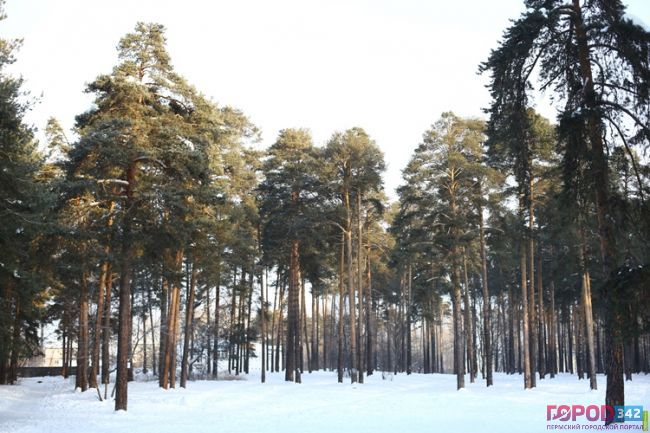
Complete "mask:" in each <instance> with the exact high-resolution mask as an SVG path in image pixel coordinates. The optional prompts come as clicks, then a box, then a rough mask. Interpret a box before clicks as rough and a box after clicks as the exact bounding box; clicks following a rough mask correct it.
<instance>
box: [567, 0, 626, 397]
mask: <svg viewBox="0 0 650 433" xmlns="http://www.w3.org/2000/svg"><path fill="white" fill-rule="evenodd" d="M573 9H574V11H573V12H574V14H573V15H572V19H573V24H574V26H575V31H576V39H577V47H578V59H579V63H580V76H581V78H582V82H583V83H585V84H584V87H585V88H584V95H585V101H584V103H585V106H586V108H587V113H588V118H587V127H588V129H587V133H588V136H589V142H590V143H591V153H592V155H591V156H592V158H591V160H592V162H593V167H592V176H593V177H592V185H593V187H594V190H595V192H596V216H597V221H598V235H599V240H600V252H601V258H602V266H603V275H604V277H605V278H606V279H609V278H610V277H611V276H612V275H613V273H614V271H615V269H616V239H615V237H614V221H613V219H612V215H613V214H612V212H611V204H610V201H609V198H610V197H609V196H610V193H609V183H610V181H609V167H608V164H607V157H606V155H605V145H604V143H603V137H602V128H601V124H600V119H599V117H598V115H599V114H598V113H599V112H600V110H599V107H598V104H597V102H596V92H595V90H594V82H593V75H592V71H591V59H590V57H589V56H590V53H589V42H588V40H587V31H586V29H585V28H584V25H583V22H582V10H581V6H580V1H579V0H573ZM619 292H620V289H613V288H606V289H605V290H604V293H603V295H604V296H603V303H604V305H605V309H606V317H607V325H606V338H607V340H608V341H607V343H608V344H607V347H608V351H609V353H608V356H607V358H608V363H607V364H608V365H607V369H606V370H607V371H606V373H607V390H606V392H605V404H606V405H610V406H612V407H613V406H624V405H625V382H624V380H623V336H622V330H623V327H624V323H625V320H624V317H623V315H622V312H621V311H620V308H616V307H615V306H616V305H617V303H620V299H622V298H623V294H622V293H619Z"/></svg>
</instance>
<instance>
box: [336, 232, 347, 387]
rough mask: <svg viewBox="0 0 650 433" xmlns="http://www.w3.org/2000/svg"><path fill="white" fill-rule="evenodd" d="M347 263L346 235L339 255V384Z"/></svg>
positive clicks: (337, 362)
mask: <svg viewBox="0 0 650 433" xmlns="http://www.w3.org/2000/svg"><path fill="white" fill-rule="evenodd" d="M344 262H345V234H343V235H342V236H341V253H340V255H339V317H338V319H339V321H338V333H337V336H336V337H337V338H336V343H337V348H338V351H337V357H336V371H337V374H338V381H339V383H343V339H344V338H345V336H344V335H343V325H344V323H343V314H344V311H345V310H344V304H345V294H344V293H343V278H344V277H343V265H344Z"/></svg>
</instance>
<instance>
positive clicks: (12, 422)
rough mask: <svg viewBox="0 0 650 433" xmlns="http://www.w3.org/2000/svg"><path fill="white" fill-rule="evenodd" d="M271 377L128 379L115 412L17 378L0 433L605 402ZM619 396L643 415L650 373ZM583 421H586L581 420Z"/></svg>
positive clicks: (428, 427) (266, 424) (539, 409)
mask: <svg viewBox="0 0 650 433" xmlns="http://www.w3.org/2000/svg"><path fill="white" fill-rule="evenodd" d="M269 376H270V377H269V380H268V382H267V383H266V384H261V383H259V377H258V376H256V375H251V376H249V377H247V379H246V380H241V381H217V382H215V381H197V382H190V383H188V388H187V389H175V390H169V391H163V390H161V389H159V388H158V385H157V382H155V381H151V382H136V383H131V384H130V386H129V410H128V412H118V413H116V412H114V411H113V402H112V401H105V402H99V401H98V399H97V395H96V393H95V391H94V390H90V391H88V392H86V393H78V392H75V391H73V386H74V378H72V379H68V380H64V379H62V378H59V377H48V378H33V379H22V380H20V383H19V384H18V385H16V386H1V387H0V432H1V433H47V432H52V433H55V432H56V433H77V432H78V433H81V432H83V433H88V432H92V433H103V432H110V433H120V432H129V433H141V432H142V433H144V432H151V433H168V432H169V433H172V432H173V433H177V432H178V433H180V432H187V433H202V432H219V433H236V432H247V433H257V432H264V433H266V432H275V431H278V432H279V431H282V432H283V433H293V432H296V433H298V432H300V433H303V432H333V433H343V432H355V433H362V432H372V433H380V432H391V433H395V432H398V433H400V432H404V433H406V432H427V431H428V432H433V431H436V432H445V431H454V432H509V431H526V432H542V431H548V430H547V424H552V423H553V421H551V422H547V421H546V405H547V404H558V405H559V404H569V405H571V404H583V405H588V404H597V405H601V404H603V402H604V394H605V393H604V389H605V386H604V385H605V378H604V377H601V376H599V377H598V381H599V384H600V385H601V389H599V390H598V391H593V392H592V391H589V383H588V381H585V380H583V381H578V379H577V378H576V377H575V376H569V375H560V376H558V377H557V378H555V379H553V380H549V379H546V380H542V381H539V385H538V387H537V388H536V389H534V390H528V391H524V390H523V385H522V381H523V380H522V377H521V376H518V375H516V376H507V375H504V374H496V375H495V378H494V383H495V385H494V387H491V388H489V389H488V388H486V387H485V384H484V382H483V381H481V380H478V381H477V383H475V384H468V386H467V388H466V389H464V390H461V391H456V389H455V385H456V379H455V376H452V375H438V374H436V375H422V374H413V375H411V376H406V375H397V376H394V377H393V378H392V380H390V379H389V380H382V377H381V373H379V374H375V375H373V376H371V377H370V378H369V379H367V381H366V384H363V385H354V386H352V385H350V384H349V383H347V382H346V383H345V384H338V383H336V376H335V373H329V372H327V373H325V372H319V373H312V374H305V375H304V376H303V383H302V384H292V383H285V382H284V381H283V380H282V378H283V375H281V374H278V373H275V374H271V375H269ZM625 394H626V400H627V403H628V404H630V405H632V404H635V405H643V406H644V407H645V408H646V409H647V408H648V407H649V406H650V375H648V376H644V375H639V376H637V375H635V376H634V380H633V382H627V383H626V393H625ZM556 424H557V422H556ZM560 424H567V423H560ZM581 424H589V422H588V421H586V420H585V419H584V418H583V420H582V423H581ZM591 424H594V425H595V424H600V423H591ZM639 426H640V425H639Z"/></svg>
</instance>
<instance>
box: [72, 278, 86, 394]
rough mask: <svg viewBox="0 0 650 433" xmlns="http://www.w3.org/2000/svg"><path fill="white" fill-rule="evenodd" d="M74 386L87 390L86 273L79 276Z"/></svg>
mask: <svg viewBox="0 0 650 433" xmlns="http://www.w3.org/2000/svg"><path fill="white" fill-rule="evenodd" d="M77 338H78V340H77V375H76V378H75V381H76V387H77V388H80V389H81V391H82V392H84V391H87V390H88V275H86V273H85V272H84V273H83V275H82V276H81V291H80V293H79V334H78V336H77Z"/></svg>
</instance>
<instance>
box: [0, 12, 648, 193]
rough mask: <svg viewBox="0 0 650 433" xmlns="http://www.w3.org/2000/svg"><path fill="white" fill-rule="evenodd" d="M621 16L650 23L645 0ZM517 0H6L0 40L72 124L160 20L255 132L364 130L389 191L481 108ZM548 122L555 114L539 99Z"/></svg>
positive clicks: (43, 98) (171, 40)
mask: <svg viewBox="0 0 650 433" xmlns="http://www.w3.org/2000/svg"><path fill="white" fill-rule="evenodd" d="M627 3H628V4H629V9H628V11H629V12H630V13H632V14H634V15H636V16H637V17H639V18H641V20H642V21H645V22H650V0H630V1H629V2H627ZM523 9H524V7H523V0H465V1H427V0H419V1H418V0H365V1H363V0H347V1H346V0H329V1H327V0H323V1H312V0H273V1H272V0H238V1H235V0H230V1H223V0H214V1H200V0H183V1H180V0H174V1H166V0H141V1H138V0H111V1H106V0H101V1H99V0H57V1H53V0H7V4H6V13H7V15H8V18H7V20H5V21H3V22H2V23H0V35H2V37H20V38H23V39H24V45H23V48H22V49H21V51H20V52H19V53H18V62H17V63H16V64H15V65H14V67H13V68H12V72H14V73H17V74H20V75H22V76H23V77H24V78H25V79H26V87H27V89H28V90H29V91H31V93H32V95H34V96H40V102H39V103H38V104H37V105H36V106H35V107H34V109H33V111H32V113H30V115H29V118H28V120H29V121H30V122H32V123H33V124H34V125H35V126H37V127H38V128H40V129H43V127H44V125H45V121H46V119H47V118H48V117H50V116H55V117H57V118H58V119H59V120H60V121H61V122H62V124H63V125H64V126H65V127H67V128H69V127H71V126H72V125H73V122H74V116H75V115H77V114H79V113H81V112H83V111H85V110H86V109H87V108H88V107H89V106H90V103H91V99H90V98H89V96H88V95H85V94H83V89H84V84H85V83H87V82H89V81H91V80H93V79H94V77H96V76H97V75H98V74H100V73H107V72H110V71H111V69H112V67H113V66H114V65H115V63H116V61H117V56H116V49H115V47H116V46H117V42H118V41H119V39H120V37H122V36H123V35H124V34H126V33H128V32H130V31H132V30H133V28H134V26H135V23H136V22H137V21H149V22H158V23H161V24H164V25H165V26H166V27H167V39H168V49H169V52H170V55H171V58H172V62H173V64H174V66H175V68H176V70H177V72H179V73H180V74H181V75H183V76H185V78H187V79H188V81H189V82H190V83H192V84H194V85H195V86H196V87H197V88H198V89H199V90H200V91H202V92H203V93H205V94H206V95H208V96H209V97H211V98H212V99H214V100H215V101H216V102H218V103H219V104H221V105H231V106H235V107H237V108H239V109H241V110H242V111H243V112H244V113H245V114H246V115H248V116H249V118H250V119H251V120H252V121H253V123H255V124H256V125H257V126H258V127H260V128H261V130H262V134H263V135H262V143H261V145H264V146H265V145H268V144H270V143H272V142H273V141H274V139H275V137H276V135H277V133H278V131H279V130H280V129H283V128H289V127H304V128H309V129H310V130H311V131H312V134H313V137H314V142H315V143H316V144H317V145H322V144H324V143H325V142H326V141H327V139H328V138H329V137H330V136H331V134H332V133H333V132H334V131H337V130H344V129H347V128H350V127H352V126H361V127H363V128H364V129H366V131H367V132H368V133H369V134H370V135H371V136H372V137H373V138H374V139H375V140H376V142H377V144H378V145H379V146H380V147H381V149H382V150H383V151H384V153H385V155H386V161H387V165H388V172H387V175H386V189H387V192H388V193H389V195H391V196H394V195H393V190H394V188H395V187H396V186H398V185H399V183H400V171H401V169H402V168H403V167H404V166H405V164H406V162H407V161H408V159H409V157H410V155H411V152H412V151H413V149H414V148H415V146H417V144H418V143H419V141H420V138H421V136H422V133H423V132H424V131H425V130H426V129H427V128H428V126H429V125H431V124H432V123H433V122H434V121H435V120H436V119H437V118H438V117H439V116H440V114H441V113H442V112H444V111H448V110H451V111H454V112H456V113H457V114H459V115H462V116H483V113H482V108H485V107H486V106H487V105H488V104H489V94H488V92H487V90H486V89H485V87H484V86H485V83H486V81H487V77H481V76H478V75H477V69H478V64H479V63H480V62H481V61H483V60H485V59H486V58H487V56H488V54H489V52H490V49H492V48H495V47H496V46H497V42H498V40H499V38H500V36H501V34H502V32H503V30H504V29H505V28H506V27H507V26H508V22H509V20H510V19H512V18H516V17H517V16H518V15H519V14H520V13H521V11H523ZM538 108H539V109H540V111H541V112H542V113H543V114H545V115H546V116H549V117H552V116H553V111H552V110H551V109H550V107H548V106H546V105H545V104H544V102H540V103H539V106H538Z"/></svg>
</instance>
